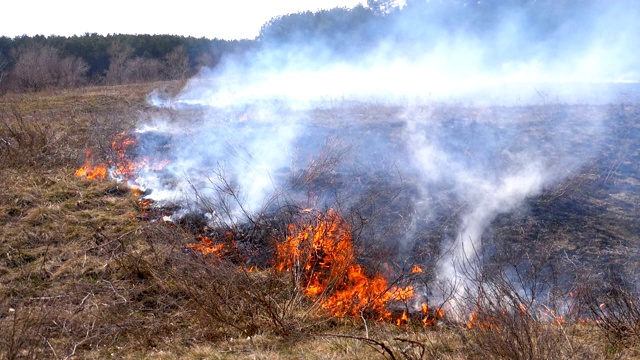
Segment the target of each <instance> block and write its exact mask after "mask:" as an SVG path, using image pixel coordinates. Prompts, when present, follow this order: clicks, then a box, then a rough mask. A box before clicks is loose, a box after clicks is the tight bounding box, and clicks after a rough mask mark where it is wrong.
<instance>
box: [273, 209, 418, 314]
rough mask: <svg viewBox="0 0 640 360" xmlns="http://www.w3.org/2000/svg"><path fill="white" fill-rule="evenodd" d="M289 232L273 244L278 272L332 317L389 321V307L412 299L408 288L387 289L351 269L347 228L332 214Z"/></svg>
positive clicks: (362, 271)
mask: <svg viewBox="0 0 640 360" xmlns="http://www.w3.org/2000/svg"><path fill="white" fill-rule="evenodd" d="M288 230H289V235H288V236H287V238H286V240H285V241H284V242H282V243H279V244H277V249H276V267H277V269H278V270H279V271H288V272H294V273H296V275H298V277H299V278H300V282H299V286H300V287H301V289H302V291H303V292H304V294H305V295H307V296H309V297H310V298H312V299H314V300H318V301H320V302H321V305H322V307H323V308H325V309H326V310H328V311H329V312H330V313H331V314H333V315H334V316H337V317H345V316H367V317H370V318H375V319H377V320H379V321H388V320H391V319H392V317H393V316H392V313H391V311H389V310H388V308H387V305H388V303H389V302H390V301H393V300H395V301H403V302H406V301H408V300H409V299H410V298H412V297H413V296H414V289H413V287H411V286H408V287H390V286H389V283H388V281H387V280H386V279H385V278H384V277H383V276H381V275H369V274H367V272H366V271H365V269H364V268H363V267H362V266H361V265H359V264H357V263H356V253H355V250H354V248H353V243H352V238H351V227H350V226H349V224H348V223H346V222H345V221H344V220H342V219H341V218H340V216H339V215H338V214H337V213H336V212H335V211H333V210H329V211H328V212H327V213H326V214H323V213H319V214H318V215H317V217H316V218H315V219H314V220H313V221H310V222H309V223H307V224H304V225H299V226H297V225H293V224H292V225H289V229H288ZM405 316H406V314H405ZM401 319H402V318H400V319H399V321H401V322H402V321H403V320H401ZM406 321H408V318H407V320H406Z"/></svg>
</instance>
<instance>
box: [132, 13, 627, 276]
mask: <svg viewBox="0 0 640 360" xmlns="http://www.w3.org/2000/svg"><path fill="white" fill-rule="evenodd" d="M488 3H489V4H491V3H493V2H488ZM498 3H501V2H498ZM553 3H554V2H548V5H547V6H548V7H549V9H548V11H549V13H548V14H547V13H545V12H544V11H541V9H545V8H544V6H542V5H539V4H540V3H537V4H538V5H536V6H535V7H534V6H533V5H532V4H536V2H526V1H523V2H522V5H520V6H515V5H508V6H507V5H504V6H499V5H498V4H495V5H494V6H495V8H494V9H492V10H487V9H485V13H484V14H480V15H482V16H484V17H482V16H480V15H477V14H476V13H467V12H465V11H470V10H464V7H463V6H461V5H460V4H461V2H456V1H451V2H444V1H443V2H441V3H438V4H436V3H434V2H427V3H425V4H422V5H419V6H418V5H415V4H414V7H413V8H412V7H411V6H408V7H407V8H405V10H403V11H402V12H399V13H396V14H391V15H389V16H388V17H387V18H385V21H384V26H382V27H381V26H372V24H363V25H362V29H360V30H359V31H367V32H371V34H370V36H369V38H373V39H376V41H375V43H373V44H370V46H368V47H367V48H366V50H363V51H361V52H359V53H358V54H353V53H349V52H348V51H345V53H348V56H347V55H344V54H339V53H337V52H336V49H333V48H328V47H327V46H326V41H324V40H323V41H315V39H308V42H306V43H304V44H303V45H300V44H287V43H278V42H265V43H264V44H263V46H262V47H261V48H260V49H259V50H256V51H255V52H254V53H252V54H250V55H249V56H248V57H247V58H244V59H243V60H242V61H237V59H229V60H228V61H223V62H222V64H221V65H219V66H217V67H216V68H215V69H203V70H202V71H201V73H200V74H199V75H198V76H196V77H195V78H193V79H191V80H190V81H189V82H188V84H187V85H186V87H185V88H184V90H183V91H182V93H181V94H179V95H178V96H176V97H175V98H171V99H163V98H161V97H158V96H155V95H152V96H150V102H151V103H152V104H154V105H156V106H158V107H160V108H171V109H174V110H176V111H178V114H183V115H182V116H179V118H177V119H172V118H167V119H162V118H158V119H154V120H153V121H150V122H144V123H141V124H140V126H139V128H138V132H139V133H140V134H141V135H144V136H142V139H143V142H142V144H141V149H140V151H141V152H142V153H144V152H149V154H143V155H151V156H158V153H162V157H166V158H168V159H169V160H170V161H171V162H170V165H169V166H168V167H167V168H165V169H164V170H163V171H162V172H158V171H154V170H152V169H146V170H144V171H142V172H141V173H140V174H139V175H140V178H139V179H138V182H139V185H141V186H143V187H144V188H147V189H149V190H150V193H149V195H148V197H149V198H151V199H154V200H157V201H161V202H174V203H180V204H182V205H183V206H184V208H185V209H190V210H193V209H196V208H199V209H202V208H203V206H202V203H203V202H204V203H207V204H225V206H227V208H226V210H222V211H221V210H220V209H219V208H217V209H216V208H215V207H214V206H210V207H207V206H204V208H205V209H206V212H208V216H210V217H211V218H216V217H217V216H221V215H219V214H215V212H216V211H218V212H222V213H223V214H224V213H226V214H227V217H226V220H225V221H237V220H239V219H241V217H242V215H243V214H244V215H246V214H254V213H257V212H261V211H265V210H266V209H268V208H269V206H271V205H273V204H278V203H279V202H282V201H285V200H283V198H286V200H287V201H288V200H291V199H298V198H304V196H306V198H307V199H308V198H309V192H307V193H305V194H301V193H297V192H296V191H298V190H296V187H295V186H294V185H292V178H295V177H296V176H299V175H300V174H301V172H306V173H310V172H311V171H310V169H312V168H313V166H315V165H317V164H318V161H319V159H323V156H324V155H326V153H327V151H329V150H328V149H329V148H327V144H335V143H339V144H347V147H345V149H346V148H348V149H349V151H350V154H351V155H350V156H351V158H350V159H349V160H348V161H346V162H344V163H342V165H335V166H334V165H332V166H331V167H330V168H329V171H328V174H329V175H330V177H333V180H332V181H333V182H331V181H329V182H330V183H332V184H333V185H332V186H335V187H340V186H341V187H342V188H341V192H342V193H343V194H345V193H346V194H350V195H351V197H352V199H350V200H349V201H347V202H346V204H347V207H349V206H351V207H357V206H358V200H356V199H355V198H358V197H359V196H360V197H362V191H370V192H371V191H373V190H372V189H373V188H374V187H375V186H383V185H384V186H388V187H389V188H391V189H396V188H398V189H399V188H403V187H404V188H405V189H406V188H409V189H410V190H409V191H406V192H405V193H404V194H406V195H405V197H402V196H400V197H399V198H400V199H401V201H406V204H405V203H403V204H402V206H398V207H400V208H402V209H404V210H402V211H404V212H402V211H401V210H398V212H402V214H401V215H402V216H391V218H392V219H391V220H389V221H392V220H393V221H395V222H400V223H401V224H402V228H403V229H402V231H403V233H400V231H398V233H396V234H395V237H393V238H392V239H391V241H395V242H397V243H398V244H400V245H399V247H400V248H401V249H404V250H403V251H408V250H409V249H411V248H412V246H413V245H412V243H413V242H416V241H418V239H416V238H414V235H415V234H414V233H415V232H416V231H417V230H416V229H417V228H420V227H424V226H425V225H424V224H428V223H430V222H433V221H437V219H438V216H437V214H438V213H439V212H440V210H439V209H441V208H442V207H443V204H445V203H455V204H458V205H456V206H458V208H459V210H457V211H456V212H455V216H457V218H458V220H457V221H456V222H455V223H456V226H457V229H456V230H455V231H454V232H452V233H446V234H444V235H443V236H442V238H443V243H442V246H441V250H442V252H443V253H442V254H441V256H440V259H439V260H438V263H437V264H436V270H437V277H438V279H442V280H446V279H454V280H455V279H458V278H460V279H461V280H462V276H463V275H462V274H460V269H459V266H460V263H461V262H462V261H474V262H475V261H479V259H477V258H476V255H475V253H477V252H478V251H479V249H481V247H482V238H483V234H484V232H485V229H486V228H487V227H488V226H489V224H490V223H491V222H492V221H493V220H494V219H495V218H496V216H498V215H500V214H503V213H508V212H512V211H515V210H516V209H518V208H519V207H521V206H522V205H523V204H524V203H525V201H526V199H527V198H530V197H532V196H537V195H539V194H540V193H542V192H543V191H545V190H547V189H550V188H553V187H554V186H556V185H557V184H559V183H560V182H561V181H563V179H565V178H567V177H569V176H571V175H572V174H573V173H575V172H576V171H578V170H579V169H580V168H581V167H582V166H583V165H584V164H586V163H587V162H588V161H589V160H590V159H591V158H592V157H593V156H594V154H595V152H596V151H597V150H598V147H599V146H600V144H601V140H602V136H603V133H604V132H605V130H606V127H607V124H606V123H605V122H604V118H605V116H604V113H603V110H601V109H599V108H597V107H595V106H594V107H592V108H591V109H592V111H591V112H590V113H589V116H588V117H585V116H584V112H581V111H570V110H558V109H557V108H556V107H555V105H557V104H576V105H585V104H586V105H598V104H609V103H612V102H621V101H624V96H625V94H628V92H629V91H633V89H634V86H635V82H637V81H638V80H639V79H640V73H639V70H640V67H638V65H639V62H638V60H637V56H636V49H637V45H638V44H639V42H638V40H640V39H639V36H640V31H639V30H640V29H639V25H638V24H640V21H639V20H640V19H639V17H638V10H637V5H634V3H633V2H625V1H619V2H606V4H605V2H580V1H573V2H570V1H567V2H562V4H564V7H563V8H562V11H559V10H557V7H556V8H554V7H553V5H552V4H553ZM567 4H573V6H572V7H569V6H568V5H567ZM487 6H489V5H487ZM532 9H534V10H535V11H534V10H532ZM553 9H556V11H559V14H560V15H557V14H556V15H555V16H556V17H555V18H553V19H551V20H548V19H547V21H546V22H545V18H546V16H547V15H548V16H549V17H553V15H554V14H553V13H551V11H552V10H553ZM472 15H473V16H472ZM476 15H477V16H476ZM474 16H476V17H474ZM558 17H560V18H558ZM478 18H481V19H485V20H483V21H484V23H483V22H480V24H481V25H477V21H479V20H478ZM472 20H473V21H476V25H473V26H472V25H470V24H471V22H472ZM380 24H382V23H376V25H380ZM525 106H535V109H534V110H531V113H530V117H525V116H523V115H522V113H523V112H524V113H527V112H528V110H526V108H524V107H525ZM501 107H510V108H511V109H514V110H513V111H498V110H492V109H494V108H501ZM382 108H384V109H387V110H381V109H382ZM389 109H392V110H389ZM471 109H473V110H471ZM505 114H506V115H505ZM511 115H513V116H511ZM530 118H533V119H534V120H536V121H538V122H539V123H540V124H541V125H536V126H537V127H536V126H534V130H532V128H531V122H532V120H531V119H530ZM584 139H589V141H587V142H585V140H584ZM341 151H342V150H341ZM338 152H340V151H338ZM324 159H325V160H326V158H324ZM331 164H333V163H331ZM345 174H348V176H347V175H345ZM383 177H384V178H385V179H383V180H380V179H381V178H383ZM363 179H364V180H363ZM339 190H340V189H339ZM338 192H339V191H334V192H331V191H327V192H326V193H324V194H319V193H317V192H316V193H314V194H313V197H314V199H313V201H310V202H307V203H305V204H304V206H307V205H313V206H319V207H321V206H336V204H335V203H332V202H333V201H337V199H338V198H337V195H335V194H336V193H338ZM358 192H359V193H358ZM331 193H333V195H330V194H331ZM373 193H375V191H374V192H373ZM303 195H304V196H303ZM389 201H390V202H391V201H392V200H389ZM409 202H410V203H409ZM341 206H342V207H343V209H344V206H345V205H344V203H342V205H341ZM452 206H453V205H452ZM372 212H373V211H372ZM223 217H224V216H223ZM416 224H418V225H416ZM421 224H422V225H421ZM386 225H388V224H383V225H382V226H383V227H384V226H386Z"/></svg>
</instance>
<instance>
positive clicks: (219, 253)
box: [187, 232, 237, 258]
mask: <svg viewBox="0 0 640 360" xmlns="http://www.w3.org/2000/svg"><path fill="white" fill-rule="evenodd" d="M198 240H199V241H200V242H199V243H196V244H189V245H187V248H189V249H193V250H196V251H199V252H201V253H202V254H204V255H215V256H216V257H218V258H222V257H225V256H229V255H231V254H232V253H235V252H236V251H237V247H236V244H235V242H234V241H233V233H232V232H227V233H226V234H225V236H224V239H223V242H214V241H215V240H214V239H212V238H210V237H208V236H206V235H198Z"/></svg>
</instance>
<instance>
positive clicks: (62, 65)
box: [12, 45, 89, 91]
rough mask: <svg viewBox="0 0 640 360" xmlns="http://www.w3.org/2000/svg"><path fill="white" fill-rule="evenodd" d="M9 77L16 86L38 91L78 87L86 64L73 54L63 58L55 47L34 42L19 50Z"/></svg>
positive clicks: (86, 66)
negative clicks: (14, 81)
mask: <svg viewBox="0 0 640 360" xmlns="http://www.w3.org/2000/svg"><path fill="white" fill-rule="evenodd" d="M15 56H16V58H17V60H16V64H15V66H14V67H13V70H12V76H13V77H14V78H15V80H16V81H17V83H18V85H19V88H20V89H21V90H25V91H40V90H43V89H46V88H62V87H72V86H78V85H81V84H83V83H85V82H86V78H85V74H86V73H87V71H88V70H89V66H88V65H87V63H86V62H85V61H84V60H82V59H80V58H76V57H73V56H68V57H62V56H60V54H59V52H58V50H57V49H55V48H53V47H50V46H46V45H35V46H31V47H28V48H22V49H19V50H18V51H17V53H16V55H15Z"/></svg>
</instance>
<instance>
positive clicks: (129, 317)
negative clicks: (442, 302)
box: [0, 84, 640, 359]
mask: <svg viewBox="0 0 640 360" xmlns="http://www.w3.org/2000/svg"><path fill="white" fill-rule="evenodd" d="M162 86H166V87H167V88H168V89H174V90H170V91H175V89H176V88H177V87H179V84H147V85H136V86H121V87H104V88H86V89H82V90H75V91H64V92H53V93H46V94H43V93H39V94H31V95H19V96H18V95H13V94H9V95H5V96H4V97H2V98H0V155H1V156H0V180H1V181H2V187H0V233H1V234H2V238H1V240H0V241H1V242H0V327H2V329H3V331H0V357H2V358H7V359H23V358H25V359H28V358H54V359H68V358H106V357H116V358H141V357H142V358H158V359H164V358H234V359H235V358H273V359H284V358H311V359H313V358H317V359H321V358H328V357H330V358H335V359H361V358H375V357H379V358H387V359H428V358H442V359H463V358H472V359H474V358H475V359H485V358H496V359H497V358H500V359H557V358H591V359H609V358H612V359H613V358H615V359H618V358H635V357H636V356H637V355H638V353H639V352H640V337H639V336H638V334H639V331H638V323H640V317H639V316H638V306H637V304H638V302H639V300H638V296H637V293H635V292H633V291H630V290H624V291H622V290H620V291H617V292H616V291H610V292H605V293H604V295H602V296H600V295H593V296H591V297H587V296H584V297H579V299H580V301H581V302H580V303H579V305H580V306H582V309H585V311H584V312H579V313H577V314H576V316H575V317H573V318H569V317H567V318H566V319H563V320H562V321H560V320H559V317H560V315H559V314H560V311H561V309H560V308H558V309H551V308H550V309H548V310H550V311H558V313H552V314H554V315H552V316H550V315H548V313H547V316H545V315H544V314H543V313H541V310H544V309H543V308H542V307H540V306H536V304H537V303H536V301H537V299H538V297H537V296H526V293H525V295H523V294H522V292H521V289H519V288H517V287H516V286H515V285H514V284H513V282H511V281H506V279H507V278H506V277H500V276H494V277H488V278H483V277H477V278H478V283H477V284H476V285H477V286H476V291H475V292H474V294H475V295H476V296H474V297H469V298H468V299H466V302H467V304H466V306H468V307H469V308H474V307H475V310H476V312H475V313H474V314H475V315H474V316H475V323H473V324H470V323H469V322H467V321H453V320H446V318H445V320H442V321H438V322H437V323H434V324H433V325H432V326H428V327H425V326H423V325H422V323H421V322H420V321H419V319H418V320H414V321H409V322H408V323H404V324H402V325H400V326H397V325H396V324H393V323H386V322H377V321H375V320H374V319H371V318H367V317H365V316H361V317H357V316H356V317H334V316H331V315H330V314H329V313H328V312H327V311H325V309H323V306H322V301H321V298H310V297H309V296H306V295H305V293H304V289H302V288H301V286H300V279H299V278H296V277H295V276H294V275H295V274H294V273H293V272H282V271H276V270H275V269H273V268H270V267H268V266H262V267H258V268H256V269H250V268H248V267H246V266H239V265H238V261H228V260H227V259H225V258H220V257H217V256H212V255H209V256H205V255H202V254H201V253H200V252H198V251H193V250H190V248H189V247H187V245H192V244H194V243H195V242H196V235H197V234H195V232H194V228H193V227H190V226H187V225H189V224H173V223H166V222H164V221H157V219H155V220H156V221H141V218H145V217H144V216H142V212H143V211H144V210H145V209H144V206H143V205H141V204H140V203H139V202H138V198H137V197H136V195H135V194H134V193H133V192H132V191H130V189H128V188H127V187H126V186H123V185H122V184H119V183H117V182H114V181H108V180H107V181H88V180H85V179H83V178H79V177H76V176H74V175H73V173H74V170H75V169H76V168H77V167H78V166H79V165H81V163H82V162H83V161H84V150H85V149H86V148H92V149H94V150H95V153H94V156H95V157H96V158H97V159H99V160H107V159H108V158H109V157H110V156H113V154H111V153H110V149H111V147H110V146H109V142H110V140H111V139H113V138H114V136H115V135H116V134H119V133H120V132H121V131H123V130H126V129H127V128H128V127H129V126H131V125H132V124H133V123H134V121H135V120H136V117H137V116H140V114H139V113H137V112H138V111H141V110H144V109H145V105H144V99H145V96H146V94H148V93H149V92H150V91H151V90H152V89H153V88H155V87H162ZM145 219H146V218H145ZM152 220H154V219H152ZM264 224H267V223H261V222H256V223H255V224H254V225H255V226H264ZM183 225H184V226H183ZM307 250H308V249H307ZM263 265H265V263H263ZM494 275H495V273H494ZM335 276H338V275H335ZM339 276H343V275H339ZM545 279H548V278H545ZM328 281H329V282H331V281H333V283H334V284H336V282H335V279H329V280H328ZM545 281H546V280H545ZM588 290H589V289H586V290H584V291H583V292H582V293H583V294H584V293H588ZM594 294H595V293H594ZM600 294H602V293H600ZM565 295H567V294H565ZM576 301H578V300H576ZM600 304H605V306H600ZM576 306H577V305H576ZM565 313H566V312H565ZM565 313H563V314H565ZM563 316H564V315H563Z"/></svg>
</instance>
